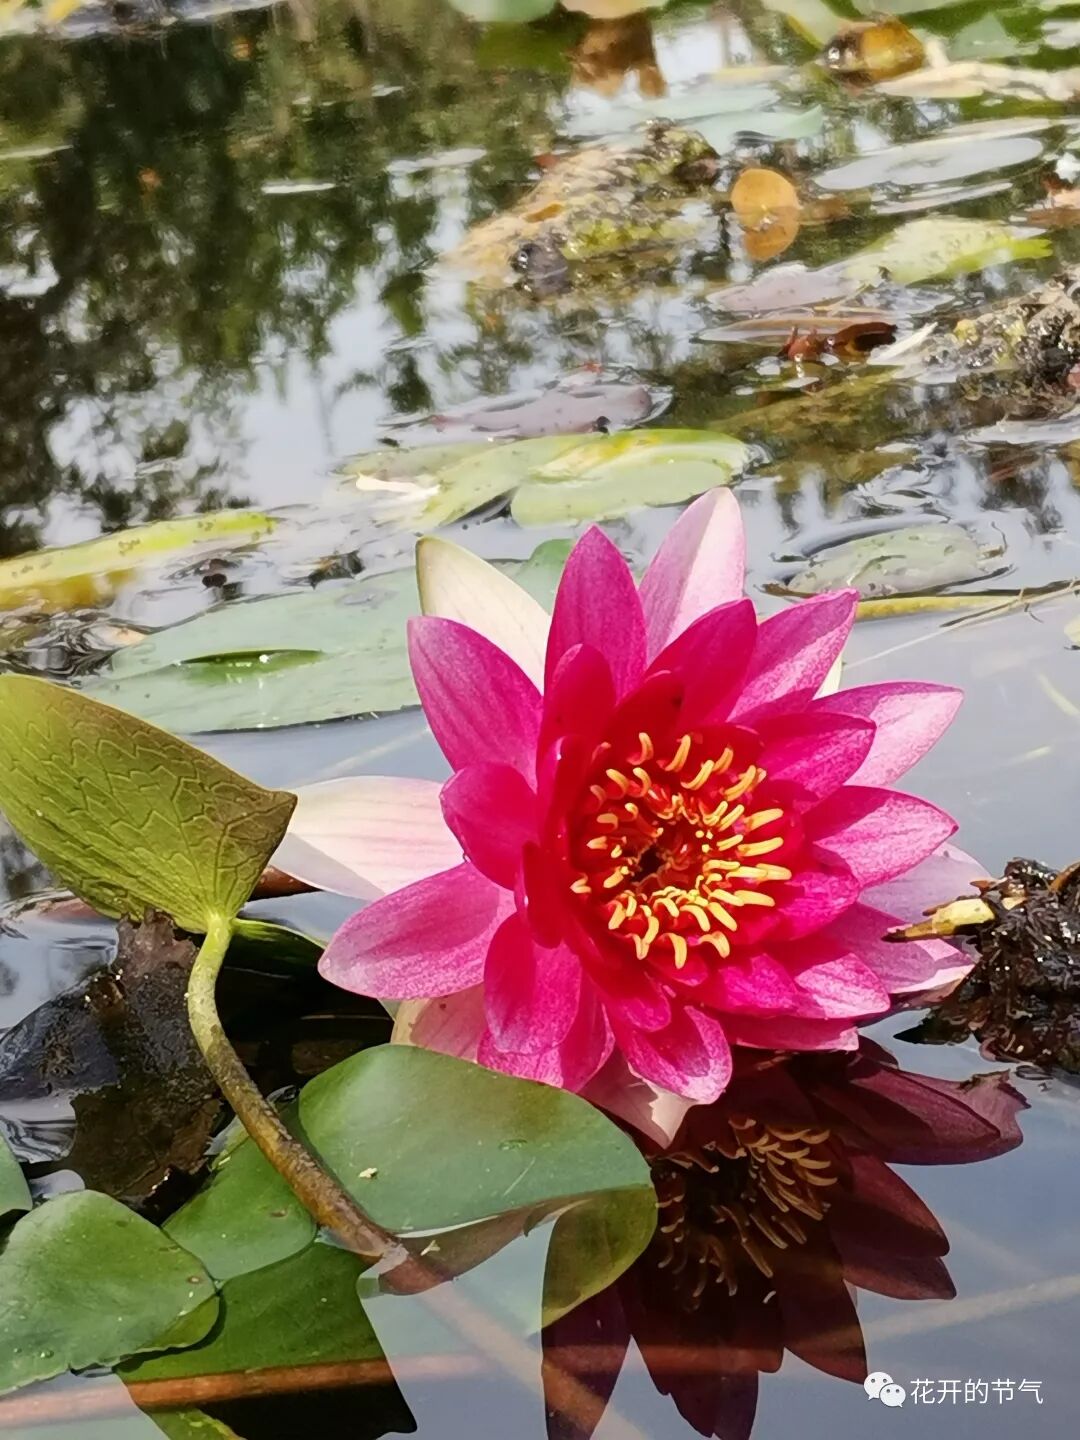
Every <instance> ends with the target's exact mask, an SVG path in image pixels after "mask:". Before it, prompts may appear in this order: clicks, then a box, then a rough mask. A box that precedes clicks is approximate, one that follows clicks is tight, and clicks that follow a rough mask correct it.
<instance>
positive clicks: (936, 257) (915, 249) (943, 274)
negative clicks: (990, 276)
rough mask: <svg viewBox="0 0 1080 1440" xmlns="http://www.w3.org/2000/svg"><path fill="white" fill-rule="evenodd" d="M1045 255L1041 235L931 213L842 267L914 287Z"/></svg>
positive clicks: (1046, 244)
mask: <svg viewBox="0 0 1080 1440" xmlns="http://www.w3.org/2000/svg"><path fill="white" fill-rule="evenodd" d="M1049 254H1050V241H1049V240H1048V239H1047V237H1046V236H1045V235H1038V234H1035V233H1033V232H1032V231H1030V230H1020V229H1017V228H1016V227H1014V226H1010V225H1005V224H1002V223H1001V221H998V220H970V219H966V218H964V217H962V216H958V215H934V216H923V217H921V218H920V219H918V220H909V221H908V222H907V224H905V225H901V226H899V227H898V228H897V229H896V230H893V231H892V232H891V233H890V234H889V235H886V236H885V237H884V239H882V240H878V241H877V242H875V243H874V244H873V245H869V246H867V247H866V249H865V250H860V251H859V252H858V254H857V255H853V256H852V257H851V259H850V260H848V261H847V262H846V267H845V268H846V269H847V272H848V274H849V275H851V276H852V278H854V279H856V280H861V281H863V282H865V283H866V284H868V285H872V284H873V283H874V282H875V280H877V279H878V277H879V276H880V275H881V274H882V273H883V272H884V273H885V274H886V275H888V276H889V278H890V279H892V280H895V281H897V282H898V283H899V284H901V285H914V284H917V283H918V282H919V281H921V280H938V279H947V278H951V277H952V276H955V275H966V274H969V273H970V272H972V271H974V270H986V269H989V267H990V266H992V265H1005V264H1007V263H1009V262H1010V261H1013V260H1033V259H1039V258H1041V257H1042V256H1044V255H1049Z"/></svg>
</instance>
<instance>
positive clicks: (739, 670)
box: [649, 600, 757, 725]
mask: <svg viewBox="0 0 1080 1440" xmlns="http://www.w3.org/2000/svg"><path fill="white" fill-rule="evenodd" d="M756 635H757V620H756V618H755V616H754V607H753V605H751V603H750V601H749V600H733V601H732V602H731V604H729V605H719V606H717V608H716V609H715V610H710V611H709V613H708V614H707V615H702V616H701V618H700V619H698V620H695V621H693V622H692V623H691V624H690V625H688V626H687V627H686V629H685V630H683V631H682V632H681V634H679V635H677V636H676V637H675V639H674V640H672V642H671V643H670V645H666V646H665V647H664V649H663V650H661V652H660V654H659V655H657V657H656V659H655V660H654V661H653V662H652V664H651V665H650V666H649V676H650V677H656V676H660V675H662V674H665V673H666V674H670V675H672V676H673V677H674V678H675V679H676V680H678V681H681V683H682V686H683V690H684V698H683V711H682V721H683V722H685V723H686V724H687V725H698V724H702V725H703V724H710V723H714V722H716V721H718V720H723V719H725V718H726V716H727V714H728V712H729V711H730V710H731V708H732V706H733V705H734V704H735V702H736V700H737V699H738V696H739V693H740V691H741V689H742V685H743V680H744V677H745V675H746V667H747V665H748V664H749V662H750V657H751V655H752V654H753V651H754V642H755V637H756Z"/></svg>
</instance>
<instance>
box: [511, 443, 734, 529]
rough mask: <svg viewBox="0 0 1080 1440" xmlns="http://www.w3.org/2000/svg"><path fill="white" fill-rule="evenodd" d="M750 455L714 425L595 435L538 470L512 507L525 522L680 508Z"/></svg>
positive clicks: (726, 479) (725, 479)
mask: <svg viewBox="0 0 1080 1440" xmlns="http://www.w3.org/2000/svg"><path fill="white" fill-rule="evenodd" d="M749 455H750V451H749V449H748V447H747V446H746V445H744V444H743V442H742V441H741V440H735V439H733V438H732V437H731V436H730V435H723V434H721V433H720V432H719V431H715V430H634V431H629V432H626V433H623V434H620V435H597V436H594V437H593V438H591V439H589V440H585V441H583V442H581V443H579V444H577V445H575V446H574V447H573V448H572V449H570V450H567V451H564V452H563V453H562V454H561V455H558V456H556V457H555V458H554V459H552V460H549V461H548V462H547V463H546V464H544V465H541V466H539V467H538V468H537V469H535V470H534V471H533V472H532V473H531V475H530V476H529V479H528V481H527V482H526V483H525V484H524V485H522V486H521V487H520V489H519V490H518V491H517V493H516V494H515V496H514V499H513V502H512V505H511V510H512V513H513V516H514V519H515V520H516V521H517V522H518V524H519V525H554V524H560V523H565V524H569V523H573V522H575V521H581V520H610V519H614V518H616V517H617V516H619V515H625V514H626V513H627V512H628V511H630V510H636V509H638V508H639V507H640V506H643V505H677V504H680V503H681V502H682V501H684V500H690V499H692V498H693V497H694V496H695V495H700V494H702V493H703V492H704V491H706V490H709V489H711V488H712V487H713V486H715V485H729V484H730V483H731V482H732V481H733V480H734V479H735V478H736V476H738V475H739V474H740V472H741V471H742V470H743V469H744V468H745V466H746V464H747V461H748V459H749Z"/></svg>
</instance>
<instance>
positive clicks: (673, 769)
mask: <svg viewBox="0 0 1080 1440" xmlns="http://www.w3.org/2000/svg"><path fill="white" fill-rule="evenodd" d="M693 743H694V742H693V738H692V737H691V736H689V735H684V736H683V737H682V739H681V740H680V741H679V748H678V749H677V750H676V751H675V754H674V755H673V756H672V757H671V759H670V760H669V761H667V763H666V764H661V766H660V768H661V770H667V771H668V772H669V773H670V774H675V773H677V772H678V771H679V770H681V769H682V767H683V766H684V765H685V764H686V757H687V756H688V755H689V754H690V746H691V745H692V744H693Z"/></svg>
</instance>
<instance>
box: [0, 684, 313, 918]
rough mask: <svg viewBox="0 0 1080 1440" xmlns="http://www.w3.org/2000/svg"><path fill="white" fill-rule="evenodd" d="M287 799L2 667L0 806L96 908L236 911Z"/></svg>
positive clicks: (209, 914)
mask: <svg viewBox="0 0 1080 1440" xmlns="http://www.w3.org/2000/svg"><path fill="white" fill-rule="evenodd" d="M295 803H296V801H295V797H294V796H292V795H289V794H287V793H286V792H284V791H281V790H264V789H263V788H262V786H261V785H256V784H254V783H253V782H252V781H250V780H247V779H245V778H244V777H243V776H242V775H238V774H236V772H235V771H233V770H229V769H228V768H227V767H226V766H224V765H222V764H220V763H219V762H218V761H216V760H214V759H212V758H211V757H210V756H209V755H205V754H203V752H202V751H200V750H196V749H195V748H194V747H193V746H191V745H187V744H185V743H184V742H183V741H182V740H177V739H175V738H174V737H173V736H171V735H168V734H166V733H165V732H164V731H163V730H158V729H155V728H154V727H153V726H151V725H147V724H146V723H145V722H144V721H142V720H136V719H134V718H133V717H131V716H130V715H125V714H123V712H122V711H119V710H114V709H112V708H111V707H110V706H108V705H99V704H98V703H97V702H96V701H95V700H91V699H89V698H88V697H87V696H85V695H80V694H77V693H76V692H75V691H73V690H67V689H64V688H63V687H61V686H59V685H53V684H50V683H49V682H48V681H47V680H38V679H34V678H31V677H29V676H24V675H3V676H0V809H2V810H3V812H4V814H5V815H6V816H7V819H8V820H9V821H10V823H11V825H12V826H13V827H14V829H15V830H17V831H18V833H19V834H20V835H21V836H22V838H23V839H24V840H25V841H26V843H27V844H28V845H29V846H30V848H31V849H32V850H33V851H34V853H35V854H36V855H37V856H38V857H39V858H40V859H41V860H42V861H44V863H45V864H46V865H47V866H48V867H49V869H50V870H52V871H53V873H54V874H55V875H57V876H58V877H59V878H60V879H61V880H62V881H63V882H64V883H65V884H66V885H68V886H70V887H71V889H72V890H74V891H75V893H76V894H77V895H79V896H81V897H82V898H83V899H84V900H86V901H88V902H89V903H90V904H91V905H93V906H95V908H97V909H98V910H100V911H102V913H103V914H106V915H128V916H131V917H132V918H135V919H141V918H142V915H143V912H144V911H145V910H147V909H151V910H162V911H164V912H165V913H166V914H169V915H171V916H172V917H173V919H174V920H175V921H176V923H177V924H178V925H179V926H180V927H181V928H182V929H185V930H196V931H204V930H206V929H207V928H208V926H209V924H210V922H211V921H212V920H214V919H217V918H220V917H222V916H230V917H231V916H232V915H235V914H236V912H237V911H238V910H239V909H240V907H241V905H243V904H244V902H245V900H246V899H247V898H248V896H249V895H250V893H251V890H252V888H253V886H254V885H255V882H256V881H257V880H258V878H259V876H260V875H261V874H262V871H263V868H264V866H265V865H266V862H267V860H268V859H269V858H270V856H271V855H272V854H273V852H274V850H275V849H276V847H277V845H278V843H279V842H280V840H281V837H282V835H283V834H284V832H285V827H286V825H287V824H288V820H289V816H290V814H291V813H292V809H293V806H294V805H295Z"/></svg>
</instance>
